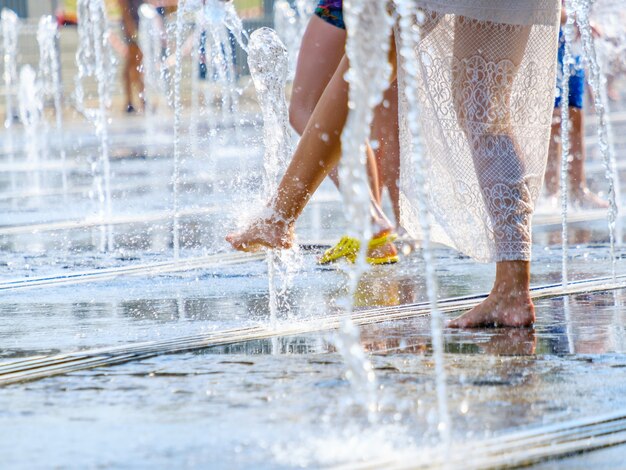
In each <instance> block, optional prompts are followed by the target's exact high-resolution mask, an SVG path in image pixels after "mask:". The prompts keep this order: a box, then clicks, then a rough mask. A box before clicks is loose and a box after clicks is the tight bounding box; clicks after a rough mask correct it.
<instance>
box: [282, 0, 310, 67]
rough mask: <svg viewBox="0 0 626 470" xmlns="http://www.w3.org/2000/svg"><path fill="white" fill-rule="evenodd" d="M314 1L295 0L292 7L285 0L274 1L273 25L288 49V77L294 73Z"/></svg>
mask: <svg viewBox="0 0 626 470" xmlns="http://www.w3.org/2000/svg"><path fill="white" fill-rule="evenodd" d="M316 3H317V2H315V1H312V0H297V1H296V2H295V4H294V5H293V7H292V5H291V4H290V3H289V2H288V1H287V0H277V1H275V2H274V27H275V28H276V32H277V33H278V36H279V37H280V38H281V39H282V40H283V42H284V43H285V44H286V45H287V49H288V51H289V78H293V75H294V74H295V69H296V63H297V62H298V53H299V52H300V43H301V42H302V36H303V34H304V32H305V30H306V27H307V23H308V21H309V18H310V17H311V15H312V14H313V11H314V9H315V5H316Z"/></svg>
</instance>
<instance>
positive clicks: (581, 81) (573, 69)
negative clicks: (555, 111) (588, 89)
mask: <svg viewBox="0 0 626 470" xmlns="http://www.w3.org/2000/svg"><path fill="white" fill-rule="evenodd" d="M564 55H565V38H564V37H563V34H562V33H559V54H558V65H557V67H558V68H557V76H556V99H555V100H554V107H555V108H558V107H560V106H561V95H562V90H561V79H562V78H563V56H564ZM573 58H574V63H573V64H572V65H570V76H569V97H568V98H569V99H568V104H569V107H570V108H578V109H582V107H583V100H584V97H585V67H584V64H583V60H582V57H581V56H579V55H574V57H573Z"/></svg>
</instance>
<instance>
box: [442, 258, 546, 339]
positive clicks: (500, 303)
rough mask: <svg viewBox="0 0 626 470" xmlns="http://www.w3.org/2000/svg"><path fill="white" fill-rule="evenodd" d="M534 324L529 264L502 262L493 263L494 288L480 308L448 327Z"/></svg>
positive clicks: (453, 321)
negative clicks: (494, 264)
mask: <svg viewBox="0 0 626 470" xmlns="http://www.w3.org/2000/svg"><path fill="white" fill-rule="evenodd" d="M534 322H535V307H534V305H533V301H532V299H531V298H530V262H528V261H501V262H499V263H497V264H496V279H495V282H494V285H493V289H492V290H491V293H490V294H489V297H487V298H486V299H485V300H484V301H483V302H482V303H481V304H480V305H477V306H476V307H474V308H473V309H471V310H470V311H469V312H466V313H464V314H463V315H461V316H460V317H458V318H455V319H454V320H452V321H451V322H450V323H449V324H448V326H450V327H451V328H480V327H495V326H507V327H518V328H520V327H529V326H532V325H533V323H534Z"/></svg>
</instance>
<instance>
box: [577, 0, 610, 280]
mask: <svg viewBox="0 0 626 470" xmlns="http://www.w3.org/2000/svg"><path fill="white" fill-rule="evenodd" d="M593 3H594V2H593V1H592V0H569V5H570V8H572V9H573V11H574V12H575V13H576V22H577V24H578V28H579V30H580V36H581V41H582V44H583V50H584V60H585V64H586V65H587V70H588V71H589V73H588V76H589V79H588V83H589V86H590V87H591V90H592V92H593V104H594V109H595V111H596V116H597V117H598V146H599V147H600V152H601V153H602V159H603V163H604V169H605V174H606V179H607V181H608V183H609V192H608V199H609V210H608V223H609V239H610V245H611V261H612V264H611V270H612V274H613V278H614V280H615V275H616V270H615V269H616V261H617V260H616V256H615V228H616V220H617V215H618V206H617V201H618V200H619V196H620V188H619V182H618V180H617V178H616V173H615V155H614V151H613V149H612V148H611V145H610V138H609V134H610V123H609V121H608V119H607V113H606V101H607V100H606V87H604V86H602V84H603V80H602V72H601V70H600V66H599V63H598V57H597V54H596V48H595V44H594V41H593V37H592V28H591V24H590V21H589V17H590V14H591V7H592V5H593Z"/></svg>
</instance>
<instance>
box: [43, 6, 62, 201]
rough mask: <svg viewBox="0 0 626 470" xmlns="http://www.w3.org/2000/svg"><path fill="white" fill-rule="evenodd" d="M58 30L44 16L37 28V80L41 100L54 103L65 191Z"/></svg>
mask: <svg viewBox="0 0 626 470" xmlns="http://www.w3.org/2000/svg"><path fill="white" fill-rule="evenodd" d="M58 40H59V29H58V26H57V22H56V20H55V19H54V17H52V16H50V15H44V16H42V17H41V19H40V20H39V25H38V27H37V42H38V43H39V80H40V83H41V92H42V95H43V96H42V97H43V99H47V98H52V100H53V103H54V121H55V131H56V138H57V139H58V141H59V142H58V143H59V146H60V149H61V151H60V157H61V166H62V168H61V172H62V176H61V178H62V187H63V192H64V194H65V193H66V191H67V169H66V167H65V139H64V137H63V102H62V95H63V89H62V85H61V66H60V60H59V50H58V47H57V44H58Z"/></svg>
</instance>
